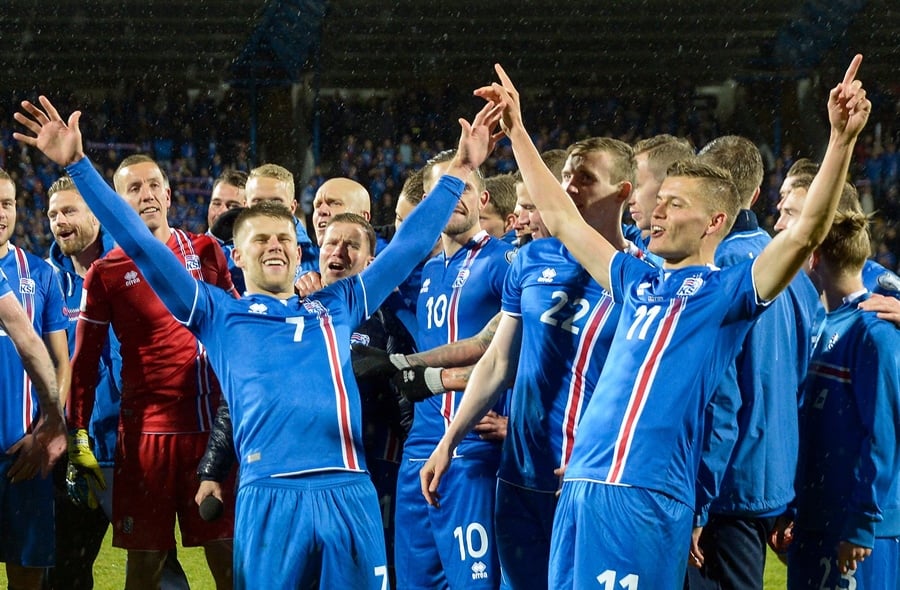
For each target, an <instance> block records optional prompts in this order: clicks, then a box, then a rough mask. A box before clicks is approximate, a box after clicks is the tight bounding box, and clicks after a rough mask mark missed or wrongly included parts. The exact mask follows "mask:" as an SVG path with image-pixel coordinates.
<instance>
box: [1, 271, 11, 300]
mask: <svg viewBox="0 0 900 590" xmlns="http://www.w3.org/2000/svg"><path fill="white" fill-rule="evenodd" d="M7 293H12V289H10V288H9V280H7V278H6V273H4V272H3V269H0V297H3V296H4V295H6V294H7Z"/></svg>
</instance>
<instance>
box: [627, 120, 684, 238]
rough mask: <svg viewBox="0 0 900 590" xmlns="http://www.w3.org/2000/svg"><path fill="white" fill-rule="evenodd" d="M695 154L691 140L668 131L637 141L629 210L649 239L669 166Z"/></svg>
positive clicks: (635, 223) (644, 236)
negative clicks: (658, 195) (635, 169)
mask: <svg viewBox="0 0 900 590" xmlns="http://www.w3.org/2000/svg"><path fill="white" fill-rule="evenodd" d="M693 155H694V147H693V146H692V145H691V143H690V142H689V141H688V140H686V139H684V138H680V137H675V136H674V135H669V134H666V133H663V134H660V135H654V136H653V137H648V138H647V139H642V140H640V141H638V142H637V143H635V144H634V157H635V160H636V161H637V177H636V184H635V187H634V190H633V191H631V200H630V201H629V202H628V212H629V213H630V214H631V219H632V220H633V221H634V226H635V227H636V228H637V229H639V230H641V237H642V238H644V239H645V240H646V239H647V238H649V236H650V222H651V220H652V219H653V209H654V208H655V207H656V195H657V193H658V192H659V187H661V186H662V183H663V180H665V179H666V172H667V171H668V170H669V166H671V165H672V164H674V163H675V162H677V161H678V160H684V159H685V158H690V157H691V156H693Z"/></svg>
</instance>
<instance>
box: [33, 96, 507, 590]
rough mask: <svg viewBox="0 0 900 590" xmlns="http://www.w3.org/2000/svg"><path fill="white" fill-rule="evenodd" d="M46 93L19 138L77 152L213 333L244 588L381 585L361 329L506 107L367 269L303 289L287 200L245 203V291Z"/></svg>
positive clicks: (76, 165)
mask: <svg viewBox="0 0 900 590" xmlns="http://www.w3.org/2000/svg"><path fill="white" fill-rule="evenodd" d="M41 104H42V107H43V109H44V110H42V109H40V108H38V107H36V106H35V105H33V104H31V103H29V102H27V101H26V102H23V103H22V106H23V109H24V110H25V111H26V112H27V113H28V115H26V114H23V113H17V114H16V120H17V121H19V122H20V123H22V124H23V125H25V126H26V127H27V128H28V129H29V130H30V131H31V132H32V133H34V137H32V136H28V135H23V134H16V135H15V137H16V138H17V139H19V140H20V141H23V142H25V143H27V144H28V145H32V146H34V147H37V148H39V149H41V150H42V151H44V153H45V154H46V155H47V156H48V157H50V158H51V159H52V160H54V161H55V162H56V163H57V164H60V165H68V170H69V173H70V174H71V175H72V177H73V178H74V179H75V181H76V184H77V185H78V187H79V189H80V190H81V192H82V194H83V195H84V196H85V198H86V200H87V202H88V204H89V205H90V206H91V208H92V210H93V211H94V212H95V214H96V215H97V217H98V219H99V220H100V221H101V223H103V225H104V227H106V228H107V229H109V231H110V233H111V234H112V235H113V236H114V237H115V238H116V239H117V241H118V242H119V244H120V245H122V247H123V248H124V249H125V250H126V251H127V252H128V253H129V254H130V255H131V256H133V257H134V258H135V260H136V261H137V263H138V266H139V268H140V269H141V271H142V273H143V276H144V277H146V279H147V281H149V282H150V283H151V284H152V285H153V286H154V288H155V289H157V290H158V292H159V294H160V296H161V297H162V298H163V300H164V301H165V302H166V305H167V307H168V308H169V309H170V310H171V311H172V312H173V314H174V315H175V317H177V318H179V319H180V320H181V321H183V322H185V323H186V325H187V326H188V327H189V328H190V329H192V330H193V331H194V332H195V333H196V334H197V335H198V336H199V337H200V339H201V340H202V341H203V342H204V343H205V344H206V345H207V347H208V350H209V354H210V359H211V361H212V364H213V366H214V367H215V368H216V371H217V373H218V374H219V375H220V377H221V379H222V382H223V383H224V384H225V387H224V394H225V397H226V399H227V402H228V405H229V408H230V410H231V414H232V418H233V420H234V441H235V447H236V450H237V453H238V456H239V457H240V461H241V478H240V489H239V495H238V511H237V522H236V526H235V533H236V536H235V560H234V566H235V567H234V575H235V587H236V588H239V589H240V588H247V587H249V586H252V587H256V586H258V585H259V584H260V583H264V584H266V585H268V586H271V587H278V588H287V587H297V586H299V585H304V586H306V585H309V584H311V583H313V582H314V581H318V583H319V585H321V586H322V587H326V588H373V589H380V588H383V587H384V584H386V575H387V572H386V567H385V556H384V540H383V536H382V533H381V529H380V524H379V522H378V514H379V510H378V505H377V500H376V497H375V493H374V489H373V487H372V483H371V481H370V480H369V478H368V476H367V474H366V473H365V462H364V459H363V449H362V444H361V432H360V419H361V417H360V408H359V404H360V402H359V395H358V392H357V390H356V384H355V380H354V379H353V376H352V373H351V372H350V354H349V352H350V332H351V330H352V329H354V328H355V327H356V326H358V325H359V324H360V323H362V321H363V320H364V319H365V318H366V317H367V316H368V314H369V312H370V310H374V309H375V308H376V307H377V306H378V305H379V304H380V303H381V301H383V300H384V298H385V297H387V295H388V294H389V293H390V292H391V290H392V289H393V288H394V287H395V286H396V284H397V283H398V282H399V281H400V280H401V279H402V278H403V276H405V274H406V273H408V272H409V271H410V270H411V269H412V266H413V265H414V264H415V261H417V260H420V259H421V258H422V257H424V255H425V254H426V253H427V252H428V251H429V250H430V249H431V247H432V246H433V244H434V240H435V239H436V237H437V234H438V232H439V231H440V228H441V227H443V226H444V225H445V224H446V220H447V218H448V217H449V216H450V213H451V211H452V210H453V208H454V207H455V206H456V205H457V203H458V202H459V197H460V195H461V194H462V192H463V189H464V188H465V182H464V180H463V179H466V178H468V177H469V175H470V173H471V172H472V171H473V170H475V169H476V168H477V167H478V166H479V165H480V164H481V163H482V162H483V161H484V159H485V158H486V157H487V154H488V153H489V148H490V147H492V141H493V137H492V134H491V131H492V129H491V128H492V127H493V126H494V125H495V123H496V118H497V116H498V112H499V110H498V109H497V108H495V107H494V106H493V105H487V106H486V107H485V108H484V109H482V110H481V111H480V112H479V113H478V115H477V116H476V118H475V121H474V122H473V123H472V124H471V125H470V124H469V123H467V122H466V121H464V120H460V123H461V126H462V129H463V131H462V134H461V138H460V145H459V151H458V153H457V156H456V158H454V160H453V162H451V163H450V165H449V166H448V169H447V170H446V171H447V174H446V175H445V176H444V177H443V178H442V179H441V180H440V181H439V182H438V183H437V184H436V186H435V188H434V190H433V191H432V192H431V193H430V195H429V197H428V198H427V199H426V200H425V201H424V203H423V206H421V207H418V208H417V209H416V211H414V212H413V213H412V214H411V216H410V219H409V220H408V221H409V223H408V225H409V226H410V229H409V230H408V231H405V230H404V229H403V228H401V230H400V232H399V233H398V235H397V237H396V239H395V241H394V243H393V244H392V245H391V246H389V247H388V248H386V249H385V251H384V252H383V253H382V254H381V256H380V257H379V258H378V259H376V260H375V261H374V262H373V263H372V265H371V266H370V267H369V268H368V269H367V270H366V271H364V272H363V273H362V274H360V275H358V276H356V277H353V278H351V279H347V280H341V281H337V282H335V283H333V284H332V285H330V286H329V287H326V288H325V289H323V290H322V291H319V292H318V293H316V294H315V295H312V296H310V297H308V298H305V299H303V300H300V299H298V298H297V297H296V296H295V295H294V291H293V283H294V274H295V268H296V266H297V264H298V258H299V252H298V248H297V244H296V236H295V234H294V226H293V219H292V216H291V213H290V212H288V211H287V210H285V209H284V208H282V207H280V206H278V205H259V206H256V207H250V208H248V210H247V211H245V212H243V214H242V216H241V218H240V219H238V220H237V223H236V225H235V236H236V237H235V244H236V245H235V250H234V256H235V262H236V263H237V264H238V265H239V266H240V267H241V268H243V269H244V271H245V272H244V276H245V278H246V282H247V292H248V296H247V297H245V298H242V299H240V300H237V299H233V298H232V297H231V296H230V295H229V294H228V293H226V292H224V291H222V290H220V289H217V288H214V287H213V286H211V285H208V284H207V283H205V282H202V281H196V280H195V279H194V278H193V277H192V276H190V274H189V273H188V272H186V271H185V269H184V268H183V266H182V264H181V262H180V261H178V260H177V259H176V258H174V257H173V256H172V255H171V254H170V253H169V252H168V251H167V249H166V248H165V247H164V246H163V245H162V244H160V243H159V242H158V241H157V240H154V239H153V238H152V237H151V236H150V235H149V234H148V232H147V231H146V229H145V228H144V227H143V224H142V223H141V222H140V221H139V220H138V219H137V217H136V216H135V214H134V212H133V211H132V210H131V209H130V208H129V207H127V206H126V205H125V204H124V203H122V202H121V201H120V200H119V199H118V198H117V197H116V196H115V195H113V194H110V191H109V189H108V188H107V187H106V185H105V184H104V183H103V180H102V179H101V178H100V177H99V175H97V174H96V172H95V171H94V169H93V167H92V166H91V164H90V162H89V161H87V159H85V158H84V153H83V149H82V143H81V134H80V131H79V129H78V119H79V117H80V113H77V112H76V113H73V115H72V116H71V117H70V118H69V120H68V124H66V123H64V122H63V121H62V119H61V118H60V116H59V114H58V113H57V112H56V110H55V109H54V108H53V106H52V104H50V102H49V101H48V100H47V99H46V98H45V97H41ZM235 347H237V348H235ZM260 351H265V353H264V354H260ZM234 358H240V359H242V362H240V363H235V362H233V359H234ZM301 434H302V435H303V440H302V441H300V440H298V436H300V435H301ZM348 549H350V550H349V551H348Z"/></svg>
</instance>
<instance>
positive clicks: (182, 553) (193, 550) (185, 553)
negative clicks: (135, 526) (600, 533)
mask: <svg viewBox="0 0 900 590" xmlns="http://www.w3.org/2000/svg"><path fill="white" fill-rule="evenodd" d="M176 534H177V533H176ZM179 541H180V539H179ZM111 543H112V532H111V530H110V532H108V533H107V535H106V539H105V540H104V541H103V548H102V549H100V555H98V556H97V561H96V562H95V563H94V588H95V589H96V590H118V589H120V588H122V586H124V584H125V551H124V550H122V549H116V548H115V547H113V546H112V544H111ZM178 561H180V562H181V566H182V567H183V568H184V572H185V573H186V574H187V577H188V582H190V584H191V590H214V589H215V584H214V583H213V579H212V576H211V575H210V574H209V569H208V568H207V567H206V558H205V557H204V556H203V549H201V548H199V547H190V548H184V547H179V548H178ZM5 587H6V572H5V570H3V568H0V588H5ZM763 587H764V590H784V588H785V587H786V572H785V568H784V564H782V563H781V562H780V561H778V558H777V557H775V555H774V554H773V553H772V552H769V557H768V559H767V560H766V577H765V584H764V586H763Z"/></svg>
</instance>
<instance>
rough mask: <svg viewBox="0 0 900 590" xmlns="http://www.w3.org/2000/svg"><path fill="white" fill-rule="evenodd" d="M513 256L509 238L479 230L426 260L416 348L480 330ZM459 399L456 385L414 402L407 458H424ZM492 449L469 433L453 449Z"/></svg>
mask: <svg viewBox="0 0 900 590" xmlns="http://www.w3.org/2000/svg"><path fill="white" fill-rule="evenodd" d="M512 258H513V249H512V247H511V246H510V245H509V244H506V243H504V242H502V241H501V240H498V239H496V238H493V237H491V236H490V235H488V233H487V232H485V231H481V232H479V233H477V234H476V235H475V236H474V237H473V238H472V239H471V240H469V242H468V243H467V244H466V245H465V246H463V247H462V248H460V249H459V250H458V251H457V252H456V253H454V254H453V255H452V256H451V257H450V258H447V256H446V255H445V254H444V253H443V252H441V253H440V254H438V255H437V256H435V257H434V258H431V259H430V260H429V261H428V262H426V263H425V268H424V269H423V270H422V286H421V288H420V289H419V299H418V302H417V303H416V318H417V320H418V324H419V332H418V334H417V336H416V343H417V344H418V347H419V350H430V349H432V348H435V347H437V346H441V345H443V344H448V343H450V342H456V341H457V340H462V339H464V338H469V337H470V336H474V335H475V334H477V333H478V332H479V331H481V329H482V328H484V326H485V325H486V324H487V323H488V322H489V321H490V320H491V318H493V317H494V316H495V315H497V312H498V311H500V300H501V297H502V295H503V281H504V279H505V277H506V272H507V270H508V269H509V263H510V261H511V260H512ZM461 401H462V392H461V391H448V392H447V393H445V394H444V395H438V396H434V397H431V398H428V399H426V400H424V401H422V402H419V403H417V404H416V412H415V417H414V418H413V427H412V431H411V432H410V434H409V438H407V440H406V445H405V446H404V454H405V456H406V457H407V458H410V459H425V458H428V457H429V456H430V455H431V452H432V451H433V450H434V447H435V445H437V443H438V441H439V440H440V439H441V437H442V436H443V435H444V432H445V431H446V429H447V428H448V427H449V425H450V422H451V421H452V420H453V417H454V416H455V415H456V409H457V408H458V407H459V404H460V402H461ZM504 402H505V400H504ZM503 413H504V414H505V413H506V412H503ZM496 449H497V446H496V444H495V443H492V442H486V441H483V440H481V439H480V438H479V437H478V436H477V435H476V434H473V433H469V434H468V435H467V436H466V438H465V439H464V440H463V441H462V443H460V445H459V446H458V447H457V451H456V452H457V454H459V455H470V454H472V453H475V452H490V453H496V452H497V450H496Z"/></svg>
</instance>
